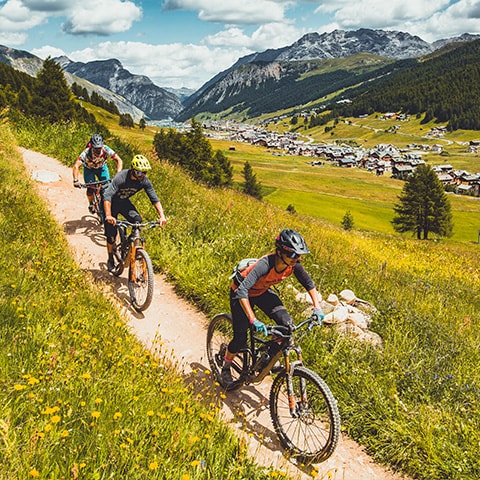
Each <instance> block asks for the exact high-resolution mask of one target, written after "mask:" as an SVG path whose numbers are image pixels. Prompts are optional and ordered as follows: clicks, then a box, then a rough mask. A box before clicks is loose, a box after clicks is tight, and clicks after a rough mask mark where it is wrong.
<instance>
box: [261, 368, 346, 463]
mask: <svg viewBox="0 0 480 480" xmlns="http://www.w3.org/2000/svg"><path fill="white" fill-rule="evenodd" d="M291 382H292V388H293V391H292V392H291V393H292V395H289V392H288V374H287V373H286V372H285V371H284V372H283V373H280V374H279V375H278V376H277V377H276V378H275V380H274V381H273V384H272V389H271V391H270V415H271V417H272V422H273V426H274V428H275V432H276V433H277V435H278V437H279V440H280V443H281V444H282V446H283V447H284V448H285V449H286V450H287V451H288V453H289V455H290V456H292V457H293V458H296V459H297V460H299V461H301V462H303V463H319V462H323V461H325V460H326V459H327V458H329V457H330V456H331V455H332V453H333V452H334V450H335V448H336V446H337V444H338V440H339V438H340V414H339V412H338V407H337V402H336V400H335V398H334V396H333V394H332V392H331V391H330V389H329V388H328V385H327V384H326V383H325V381H324V380H323V379H322V378H321V377H320V376H319V375H317V374H316V373H315V372H313V371H312V370H310V369H308V368H305V367H303V366H298V367H295V368H294V370H293V374H292V376H291Z"/></svg>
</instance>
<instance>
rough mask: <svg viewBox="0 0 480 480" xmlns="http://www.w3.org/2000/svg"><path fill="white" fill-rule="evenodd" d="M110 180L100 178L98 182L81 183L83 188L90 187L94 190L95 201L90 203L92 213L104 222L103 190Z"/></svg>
mask: <svg viewBox="0 0 480 480" xmlns="http://www.w3.org/2000/svg"><path fill="white" fill-rule="evenodd" d="M108 183H110V180H98V181H97V182H89V183H81V184H80V187H81V188H90V189H91V190H92V191H93V202H92V203H91V205H89V210H90V213H92V214H94V215H96V216H97V219H98V221H99V222H100V223H101V224H103V222H104V221H105V214H104V213H103V197H102V191H103V189H104V188H105V186H106V185H107V184H108Z"/></svg>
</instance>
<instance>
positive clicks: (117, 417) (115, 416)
mask: <svg viewBox="0 0 480 480" xmlns="http://www.w3.org/2000/svg"><path fill="white" fill-rule="evenodd" d="M121 416H122V414H121V413H120V412H115V413H114V414H113V419H114V420H118V419H119V418H121Z"/></svg>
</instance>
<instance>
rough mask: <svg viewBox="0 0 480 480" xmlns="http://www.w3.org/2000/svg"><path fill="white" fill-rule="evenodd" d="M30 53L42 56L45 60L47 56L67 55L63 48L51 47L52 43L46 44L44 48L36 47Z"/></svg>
mask: <svg viewBox="0 0 480 480" xmlns="http://www.w3.org/2000/svg"><path fill="white" fill-rule="evenodd" d="M30 53H33V54H34V55H36V56H37V57H40V58H41V59H42V60H45V59H46V58H47V57H52V58H54V57H61V56H62V55H65V52H64V51H63V50H62V49H61V48H57V47H51V46H50V45H45V46H43V47H42V48H34V49H33V50H32V51H31V52H30Z"/></svg>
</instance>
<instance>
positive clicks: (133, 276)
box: [125, 239, 147, 282]
mask: <svg viewBox="0 0 480 480" xmlns="http://www.w3.org/2000/svg"><path fill="white" fill-rule="evenodd" d="M140 248H143V246H142V245H141V243H140V240H138V239H137V240H134V241H133V242H132V243H131V244H130V250H129V252H128V255H127V261H126V265H125V266H126V267H130V281H132V282H136V281H137V279H138V276H137V269H136V268H135V264H136V258H137V250H138V249H140ZM146 277H147V265H146V263H145V262H142V274H141V278H146Z"/></svg>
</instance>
